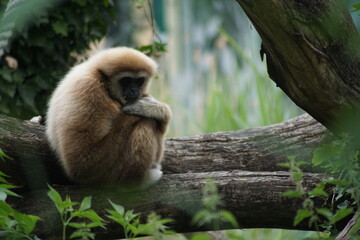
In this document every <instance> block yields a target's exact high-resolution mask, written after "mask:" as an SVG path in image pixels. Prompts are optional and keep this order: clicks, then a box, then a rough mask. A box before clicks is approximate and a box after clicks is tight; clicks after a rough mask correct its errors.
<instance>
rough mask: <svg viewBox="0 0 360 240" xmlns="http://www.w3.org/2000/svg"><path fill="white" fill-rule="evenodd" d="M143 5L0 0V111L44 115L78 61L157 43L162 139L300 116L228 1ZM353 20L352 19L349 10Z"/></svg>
mask: <svg viewBox="0 0 360 240" xmlns="http://www.w3.org/2000/svg"><path fill="white" fill-rule="evenodd" d="M354 2H356V1H354ZM150 3H151V4H149V2H148V1H147V0H114V1H111V0H96V1H94V0H93V1H90V0H52V1H49V0H31V1H27V0H11V1H10V2H9V1H8V0H0V9H1V13H2V14H1V16H2V18H1V22H0V56H1V64H0V113H3V114H7V115H9V116H14V117H18V118H22V119H29V118H31V117H32V116H35V115H43V116H44V115H45V112H46V103H47V101H48V99H49V96H50V94H51V93H52V91H53V90H54V88H55V87H56V84H57V82H58V81H59V80H60V79H61V78H62V77H63V76H64V75H65V74H66V72H67V71H68V70H69V68H70V67H71V66H73V65H74V64H76V63H78V62H81V61H83V60H84V59H85V58H86V56H87V55H88V54H90V53H92V52H94V51H96V50H98V49H103V48H108V47H112V46H120V45H125V46H131V47H139V46H148V45H152V44H153V43H154V41H156V42H157V43H167V46H166V50H167V51H166V52H165V53H162V54H161V55H157V61H158V63H159V65H160V69H159V77H157V78H156V79H155V80H154V81H153V86H152V88H151V92H152V94H153V95H154V96H155V97H156V98H158V99H159V100H161V101H164V102H167V103H169V105H170V106H171V108H172V111H173V121H172V126H171V128H170V132H169V134H168V136H176V137H178V136H185V135H194V134H200V133H206V132H215V131H227V130H238V129H244V128H250V127H256V126H262V125H269V124H273V123H277V122H281V121H284V120H287V119H289V118H291V117H294V116H297V115H299V114H301V113H302V111H301V110H300V109H299V108H298V107H296V106H295V105H294V103H292V102H291V101H290V100H289V99H288V98H287V96H286V95H285V94H283V92H282V91H281V90H280V89H279V88H277V87H276V86H275V84H274V83H273V81H271V80H270V79H269V77H268V75H267V72H266V63H265V62H263V61H261V58H260V54H259V48H260V43H261V40H260V38H259V36H258V34H257V32H256V31H255V29H254V27H253V26H252V25H251V23H250V21H249V20H248V19H247V17H246V16H245V14H244V13H243V11H242V10H241V8H240V7H239V5H238V4H237V3H236V1H235V0H181V1H179V0H152V1H150ZM350 5H351V3H349V6H350ZM152 16H153V18H154V21H152ZM354 20H356V22H357V23H359V22H360V21H359V16H358V13H356V14H354ZM154 32H155V34H154ZM240 224H241V223H240ZM239 234H240V235H241V236H243V238H244V239H304V238H307V237H311V236H315V234H316V233H313V232H302V231H285V230H274V229H267V230H246V231H239Z"/></svg>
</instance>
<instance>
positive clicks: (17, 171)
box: [0, 115, 334, 188]
mask: <svg viewBox="0 0 360 240" xmlns="http://www.w3.org/2000/svg"><path fill="white" fill-rule="evenodd" d="M333 138H334V136H333V135H332V134H331V133H330V132H329V131H328V130H326V128H324V127H323V126H322V125H321V124H319V123H318V122H317V121H316V120H314V119H313V118H311V117H310V116H309V115H302V116H300V117H297V118H294V119H291V120H289V121H286V122H283V123H280V124H275V125H271V126H267V127H259V128H253V129H247V130H240V131H232V132H218V133H210V134H204V135H199V136H193V137H182V138H169V139H167V141H166V150H165V159H164V162H163V170H164V173H165V174H167V173H187V172H214V171H231V170H245V171H282V170H286V169H284V168H282V167H279V166H278V165H277V163H280V162H286V161H287V156H290V155H292V156H295V157H297V159H299V160H305V161H310V160H311V156H312V152H313V150H314V149H315V148H316V147H318V146H320V145H322V144H324V143H325V142H328V141H330V140H332V139H333ZM0 148H1V149H3V150H4V151H5V152H6V153H7V154H8V155H9V156H11V157H12V158H13V159H14V160H13V161H0V170H2V171H4V172H5V173H7V174H8V175H10V176H12V177H13V180H12V181H13V182H14V183H15V184H18V185H21V186H28V187H30V188H41V187H46V182H51V183H53V184H67V183H69V180H67V178H66V176H65V175H64V174H63V170H62V168H61V167H60V165H59V164H58V161H57V159H56V157H55V156H54V154H52V152H51V150H50V149H49V146H48V143H47V141H46V137H45V133H44V126H41V125H38V124H33V123H30V122H27V121H25V122H22V121H20V120H17V119H14V118H9V117H6V116H3V115H0ZM305 170H307V171H311V170H312V169H311V168H310V167H309V168H307V169H305Z"/></svg>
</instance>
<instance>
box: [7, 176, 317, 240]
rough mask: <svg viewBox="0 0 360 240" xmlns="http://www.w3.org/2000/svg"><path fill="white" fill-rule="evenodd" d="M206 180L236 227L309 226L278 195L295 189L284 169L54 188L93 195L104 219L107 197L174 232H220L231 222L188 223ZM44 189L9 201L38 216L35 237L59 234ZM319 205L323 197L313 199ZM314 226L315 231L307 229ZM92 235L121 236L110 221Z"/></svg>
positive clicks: (309, 182) (296, 203)
mask: <svg viewBox="0 0 360 240" xmlns="http://www.w3.org/2000/svg"><path fill="white" fill-rule="evenodd" d="M207 178H211V179H213V180H214V182H215V184H216V185H217V186H218V188H219V193H220V195H221V196H222V199H223V201H224V206H223V208H224V209H227V210H229V211H231V212H232V213H233V214H234V215H235V217H236V219H237V221H238V222H239V225H240V227H241V228H282V229H307V230H308V229H311V228H309V226H308V224H307V222H306V221H304V222H303V223H302V224H300V225H298V226H296V227H294V226H293V220H294V216H295V214H296V211H297V209H299V208H301V203H302V200H301V199H296V198H289V197H283V196H282V195H281V194H282V193H283V192H285V191H287V190H291V189H294V188H295V185H294V183H293V181H292V179H291V178H290V176H289V173H287V172H248V171H239V170H233V171H217V172H206V173H181V174H165V175H164V176H163V178H162V179H161V180H160V181H159V182H158V183H157V184H156V185H154V186H152V187H150V188H148V189H146V190H143V191H134V192H126V191H123V190H122V189H120V188H115V187H109V188H94V187H86V186H55V188H56V189H57V191H59V192H60V194H61V195H62V196H63V197H64V196H65V195H69V196H71V200H72V201H78V202H80V201H81V199H82V198H83V197H85V196H93V204H92V209H94V210H95V211H96V212H98V213H99V214H100V215H101V216H102V217H104V218H105V219H106V220H109V219H108V218H106V217H105V215H106V211H105V209H111V205H110V204H109V201H108V200H109V199H111V201H113V202H115V203H117V204H121V205H123V206H124V207H125V208H126V209H135V212H138V213H141V214H142V216H143V219H146V217H145V216H146V215H147V214H149V213H150V212H156V213H157V214H159V215H160V216H162V217H165V218H172V219H173V220H174V223H173V224H172V225H171V228H172V229H174V230H176V231H177V232H193V231H205V230H223V229H229V228H231V226H230V225H226V224H225V225H220V229H213V227H212V226H206V227H201V228H200V227H197V226H194V225H192V224H191V219H192V216H193V215H194V214H195V213H196V212H197V211H199V210H201V209H202V208H203V207H202V203H201V190H202V187H203V186H204V184H205V182H206V179H207ZM323 178H324V176H323V175H321V174H313V173H307V174H305V176H304V186H305V189H306V190H310V189H312V188H313V187H315V186H316V184H317V183H318V182H319V181H321V180H322V179H323ZM46 193H47V190H46V189H38V190H33V191H27V192H24V193H22V196H23V197H24V199H25V200H26V201H24V199H12V201H11V203H12V205H13V206H14V207H15V208H16V209H18V210H20V211H21V212H26V213H29V214H34V215H37V216H40V217H41V218H42V220H43V221H41V222H39V224H38V228H37V232H36V233H37V234H38V236H39V237H40V238H45V239H52V238H56V237H59V236H61V226H62V225H61V222H60V218H59V214H58V213H57V211H56V208H55V206H54V204H53V203H52V202H51V201H50V199H49V198H48V197H47V195H46ZM317 203H318V206H321V205H322V204H323V203H324V201H321V200H319V201H317ZM312 230H314V229H312ZM96 233H97V239H115V238H119V237H122V236H123V235H122V234H123V233H122V231H121V228H120V226H119V225H117V224H115V223H110V224H108V225H107V229H106V230H103V229H98V231H97V232H96Z"/></svg>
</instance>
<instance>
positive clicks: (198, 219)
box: [192, 179, 239, 230]
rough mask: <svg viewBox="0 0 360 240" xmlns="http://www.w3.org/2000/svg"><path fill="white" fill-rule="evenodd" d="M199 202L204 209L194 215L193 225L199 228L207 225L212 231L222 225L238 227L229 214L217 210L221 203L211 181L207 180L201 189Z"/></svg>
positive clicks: (234, 219) (225, 211)
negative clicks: (227, 224)
mask: <svg viewBox="0 0 360 240" xmlns="http://www.w3.org/2000/svg"><path fill="white" fill-rule="evenodd" d="M201 200H202V204H203V206H204V209H202V210H200V211H199V212H197V213H196V214H195V215H194V217H193V219H192V223H193V224H196V225H199V226H203V225H206V224H208V225H211V226H212V230H219V229H220V225H221V224H222V223H230V224H231V226H232V227H234V228H238V227H239V225H238V223H237V221H236V218H235V217H234V215H233V214H232V213H231V212H229V211H227V210H219V207H220V206H222V205H223V202H222V200H221V196H220V194H219V193H218V190H217V187H216V184H215V183H214V181H212V180H211V179H208V180H207V181H206V183H205V185H204V187H203V190H202V199H201Z"/></svg>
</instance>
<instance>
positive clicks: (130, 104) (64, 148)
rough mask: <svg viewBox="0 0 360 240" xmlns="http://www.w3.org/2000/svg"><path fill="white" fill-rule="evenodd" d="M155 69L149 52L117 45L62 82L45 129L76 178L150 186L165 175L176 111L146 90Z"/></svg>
mask: <svg viewBox="0 0 360 240" xmlns="http://www.w3.org/2000/svg"><path fill="white" fill-rule="evenodd" d="M156 71H157V64H156V63H155V61H153V60H152V59H151V58H149V57H148V56H146V55H145V54H143V53H141V52H139V51H137V50H135V49H131V48H127V47H116V48H111V49H107V50H103V51H101V52H99V53H97V54H95V55H94V56H92V57H90V58H89V59H88V60H87V61H85V62H83V63H81V64H79V65H77V66H75V67H73V68H72V69H71V70H70V72H69V73H68V74H67V75H66V76H65V78H64V79H63V80H61V81H60V83H59V85H58V86H57V88H56V89H55V91H54V93H53V95H52V97H51V99H50V101H49V105H48V112H47V122H46V134H47V138H48V140H49V142H50V145H51V147H52V149H53V150H54V151H55V152H56V154H57V155H58V157H59V159H60V162H61V164H62V166H63V167H64V169H65V172H66V173H67V175H68V176H69V178H70V179H71V180H73V181H74V182H76V183H80V184H114V183H127V182H131V183H133V182H136V183H138V182H140V183H142V184H145V185H148V184H151V183H153V182H155V181H157V180H158V179H160V177H161V176H162V171H161V165H160V162H161V160H162V157H163V151H164V135H165V133H166V131H167V128H168V125H169V121H170V118H171V111H170V108H169V107H168V105H166V104H165V103H162V102H159V101H157V100H155V99H154V98H153V97H151V96H150V95H148V94H147V92H148V88H149V84H150V80H151V79H152V78H153V77H154V75H155V74H156Z"/></svg>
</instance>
